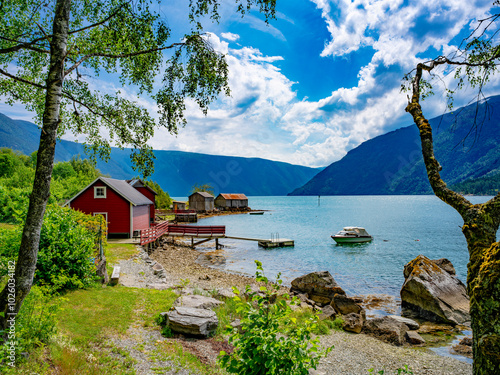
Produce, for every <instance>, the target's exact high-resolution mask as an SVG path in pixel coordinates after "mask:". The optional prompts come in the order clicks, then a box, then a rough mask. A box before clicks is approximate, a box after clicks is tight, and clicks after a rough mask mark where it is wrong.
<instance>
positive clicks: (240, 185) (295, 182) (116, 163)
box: [0, 114, 320, 197]
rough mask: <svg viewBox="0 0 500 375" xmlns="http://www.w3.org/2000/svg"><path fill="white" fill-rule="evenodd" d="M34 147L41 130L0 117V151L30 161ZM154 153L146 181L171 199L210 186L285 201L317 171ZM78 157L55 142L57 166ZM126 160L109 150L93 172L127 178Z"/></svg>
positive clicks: (71, 146)
mask: <svg viewBox="0 0 500 375" xmlns="http://www.w3.org/2000/svg"><path fill="white" fill-rule="evenodd" d="M39 141H40V129H39V128H38V127H37V126H36V125H35V124H32V123H30V122H27V121H21V120H12V119H11V118H9V117H7V116H5V115H3V114H0V147H9V148H12V149H14V150H18V151H21V152H22V153H24V154H27V155H29V154H31V153H32V152H33V151H35V150H37V149H38V144H39ZM154 153H155V156H156V160H155V172H154V174H153V176H152V177H151V179H152V180H154V181H156V182H157V183H159V184H160V186H161V187H162V189H163V190H165V191H168V193H169V194H170V195H171V196H173V197H185V196H187V195H189V194H190V190H191V188H192V187H193V185H195V184H197V185H202V184H210V185H212V186H213V187H214V193H215V194H218V193H221V192H223V193H243V194H246V195H250V196H258V195H286V194H287V193H289V192H290V191H292V190H293V189H295V188H296V187H298V186H302V185H304V184H305V183H306V182H307V181H309V180H310V179H311V178H312V177H313V176H314V175H316V174H317V173H318V171H319V170H320V169H318V168H309V167H304V166H299V165H293V164H288V163H283V162H276V161H271V160H266V159H260V158H243V157H232V156H218V155H207V154H198V153H192V152H182V151H161V150H155V151H154ZM78 154H80V155H81V156H82V157H85V152H84V147H83V145H82V144H79V143H75V142H70V141H65V140H60V141H58V142H57V147H56V156H55V158H56V161H67V160H69V159H71V157H73V156H75V155H78ZM129 155H130V151H129V150H120V149H117V148H113V149H112V152H111V159H110V160H109V161H108V162H107V163H106V162H103V161H102V160H98V161H97V168H99V170H100V171H101V172H102V173H104V174H106V175H110V176H111V177H113V178H119V179H126V178H132V177H134V176H136V175H137V172H135V171H134V170H133V169H132V166H131V161H130V158H129Z"/></svg>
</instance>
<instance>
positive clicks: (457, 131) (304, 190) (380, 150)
mask: <svg viewBox="0 0 500 375" xmlns="http://www.w3.org/2000/svg"><path fill="white" fill-rule="evenodd" d="M424 114H425V102H424ZM429 122H430V124H431V126H432V129H433V136H434V152H435V156H436V159H437V160H438V161H439V163H440V164H441V166H442V167H443V169H442V171H441V177H442V178H443V180H444V181H445V182H446V183H447V184H448V185H454V184H458V183H461V182H463V181H468V180H475V179H478V178H483V177H492V176H495V175H498V174H500V147H499V142H500V126H499V124H500V96H493V97H490V98H488V99H486V100H484V101H483V102H481V103H479V105H477V104H476V103H474V104H471V105H469V106H466V107H462V108H459V109H457V110H455V111H454V113H448V114H445V115H442V116H439V117H436V118H433V119H431V120H430V121H429ZM474 124H476V126H474ZM385 194H432V190H431V187H430V184H429V181H428V179H427V172H426V169H425V165H424V162H423V158H422V148H421V144H420V137H419V132H418V129H417V127H416V125H411V126H408V127H404V128H401V129H398V130H395V131H392V132H390V133H387V134H384V135H380V136H378V137H375V138H373V139H370V140H368V141H366V142H364V143H362V144H361V145H359V146H358V147H356V148H354V149H352V150H350V151H349V152H348V153H347V154H346V155H345V156H344V157H343V158H342V159H341V160H339V161H337V162H334V163H332V164H331V165H329V166H328V167H326V168H325V169H324V170H322V171H321V172H319V173H318V174H317V175H316V176H315V177H313V178H312V179H311V180H310V181H309V182H307V183H306V184H305V185H304V186H302V187H300V188H297V189H295V190H294V191H293V192H291V193H290V194H289V195H385Z"/></svg>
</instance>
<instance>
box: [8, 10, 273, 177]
mask: <svg viewBox="0 0 500 375" xmlns="http://www.w3.org/2000/svg"><path fill="white" fill-rule="evenodd" d="M59 2H70V0H59V1H58V2H56V1H47V0H5V1H2V2H1V5H0V19H1V20H2V22H1V23H0V95H2V96H3V97H4V98H5V101H6V102H7V103H9V104H14V103H21V104H23V105H24V106H25V108H26V109H27V110H28V111H31V112H34V113H35V114H36V122H37V123H38V124H42V115H43V112H44V109H45V97H46V91H47V87H46V82H45V80H46V77H47V72H48V71H47V67H48V66H49V65H50V64H49V62H50V57H51V46H52V44H53V43H55V36H54V35H52V27H53V20H54V19H57V18H55V17H56V15H55V13H56V3H59ZM219 3H221V1H218V0H190V1H189V5H188V6H189V20H190V21H191V25H192V27H191V30H190V32H188V33H187V34H186V35H185V36H184V38H183V39H182V40H174V41H172V40H171V39H172V38H171V29H170V27H169V25H168V22H167V21H166V20H165V19H164V17H163V13H162V12H163V11H164V10H163V9H162V2H161V1H159V2H155V1H150V0H97V1H94V0H93V1H89V0H74V1H71V2H70V5H71V9H70V22H69V30H68V42H67V46H66V54H65V56H66V57H65V59H64V71H63V76H62V77H61V81H62V82H61V83H62V98H61V115H60V120H61V121H60V124H59V128H58V135H59V136H61V135H63V134H65V133H68V132H71V133H73V134H75V135H82V136H83V138H84V139H85V143H86V146H87V150H88V151H89V152H90V154H91V155H92V157H93V158H95V157H96V156H100V157H103V158H104V159H107V158H109V152H110V145H111V144H114V145H116V146H118V147H131V148H133V152H132V154H131V158H132V161H133V162H134V164H135V166H136V168H137V169H138V170H139V171H140V173H141V174H143V175H144V176H147V175H149V174H150V173H151V172H152V170H153V164H152V160H153V158H154V156H153V154H152V151H151V147H150V146H148V145H147V141H148V140H149V139H150V138H151V137H152V136H153V135H154V129H155V127H156V126H157V125H158V126H163V127H166V128H167V129H168V130H169V131H170V132H171V133H174V134H175V133H176V132H177V131H178V127H179V126H184V125H185V123H186V120H185V117H184V110H185V109H186V107H185V100H186V99H187V98H191V99H192V100H194V101H195V102H196V103H197V104H198V106H199V107H200V108H201V110H202V111H203V112H205V113H206V111H207V108H208V105H209V104H210V103H211V102H212V101H213V100H215V99H216V98H217V97H218V95H219V94H221V93H224V94H226V95H229V93H230V91H229V87H228V69H227V63H226V61H225V59H224V56H223V55H222V54H221V53H219V52H217V51H215V50H214V49H213V48H212V46H211V45H210V44H209V42H208V40H207V38H206V37H205V35H204V33H203V27H202V24H201V22H200V19H201V18H204V17H208V18H211V19H212V20H213V21H217V20H218V19H219V13H218V10H219ZM275 3H276V0H236V4H237V11H238V12H239V13H241V14H242V15H244V14H246V13H247V12H248V11H250V10H251V9H252V8H253V7H257V8H258V9H259V11H261V12H262V13H264V15H265V19H266V22H267V21H268V19H269V18H272V17H274V13H275ZM158 75H161V76H162V79H160V80H157V78H156V77H157V76H158ZM108 77H117V80H118V82H119V84H120V85H121V86H122V87H125V88H126V89H125V90H124V91H123V92H122V91H120V90H118V89H116V88H115V87H113V84H104V85H102V84H101V85H99V83H98V82H97V81H96V78H99V79H100V80H101V81H102V82H106V80H107V79H108ZM131 92H135V93H136V94H137V95H141V96H148V97H149V98H151V99H153V100H154V101H155V102H156V108H157V112H158V113H157V117H158V121H157V123H155V120H154V118H153V114H151V113H150V112H149V110H148V109H147V108H146V107H144V106H142V105H141V104H140V103H139V98H138V97H135V98H134V95H133V94H132V95H131ZM103 134H105V135H106V136H103Z"/></svg>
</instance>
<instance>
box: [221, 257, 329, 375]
mask: <svg viewBox="0 0 500 375" xmlns="http://www.w3.org/2000/svg"><path fill="white" fill-rule="evenodd" d="M255 263H256V265H257V272H256V278H257V281H258V282H262V283H265V285H266V286H261V287H260V293H256V292H253V293H252V292H251V290H250V287H249V286H247V287H246V294H247V295H248V296H249V299H248V300H243V299H241V298H240V297H239V294H240V292H239V291H238V290H237V289H236V288H233V290H234V292H235V294H237V296H236V297H234V298H233V300H234V301H235V302H236V303H237V305H238V307H237V311H238V312H240V313H241V314H242V316H243V318H242V319H241V329H240V330H238V329H236V328H235V329H233V328H230V327H228V332H229V333H230V334H231V336H230V338H229V342H230V343H231V344H233V345H234V347H235V349H234V351H233V353H232V354H228V353H226V352H224V351H222V352H221V353H220V356H219V359H218V360H219V363H220V364H221V366H222V367H223V368H225V369H226V370H227V371H228V372H230V373H233V374H246V375H251V374H255V375H257V374H270V375H273V374H294V375H301V374H308V373H309V371H308V370H309V369H310V368H313V369H315V368H316V367H317V365H318V363H319V360H320V358H321V357H323V356H325V355H326V354H327V353H328V352H329V351H330V350H331V349H332V348H327V349H326V350H322V349H320V347H319V339H318V338H312V332H313V330H314V329H315V328H316V325H317V322H318V320H319V318H318V316H317V315H313V316H312V317H311V318H309V319H306V320H303V321H302V322H301V323H300V324H297V320H296V319H295V318H293V317H291V313H292V309H291V308H290V306H289V305H288V304H287V299H288V298H289V297H288V295H284V296H283V297H284V298H277V292H278V290H279V285H281V282H282V281H281V279H280V276H281V275H280V274H278V276H277V284H270V283H269V281H268V279H267V278H266V277H265V276H264V273H263V272H264V271H263V268H262V264H261V263H260V262H259V261H255ZM292 303H296V299H293V300H292Z"/></svg>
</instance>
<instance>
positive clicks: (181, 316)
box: [162, 306, 219, 337]
mask: <svg viewBox="0 0 500 375" xmlns="http://www.w3.org/2000/svg"><path fill="white" fill-rule="evenodd" d="M162 315H164V316H166V325H167V326H168V327H170V329H171V330H172V331H173V332H177V333H182V334H185V335H189V336H203V337H208V336H209V335H210V334H211V333H212V332H213V331H215V330H216V329H217V326H218V325H219V321H218V319H217V315H216V314H215V312H213V311H212V310H206V309H195V308H192V307H180V306H176V307H174V308H173V310H172V311H169V312H167V313H162Z"/></svg>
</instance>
